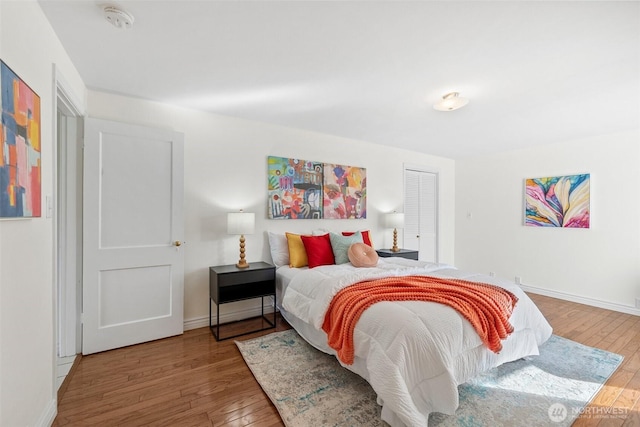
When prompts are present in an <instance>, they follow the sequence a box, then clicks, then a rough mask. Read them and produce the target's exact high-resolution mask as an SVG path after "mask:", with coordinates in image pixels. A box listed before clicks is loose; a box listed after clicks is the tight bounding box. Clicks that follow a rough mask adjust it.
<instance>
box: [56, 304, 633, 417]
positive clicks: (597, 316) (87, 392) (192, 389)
mask: <svg viewBox="0 0 640 427" xmlns="http://www.w3.org/2000/svg"><path fill="white" fill-rule="evenodd" d="M530 296H531V298H532V299H533V300H534V301H535V303H536V304H537V305H538V307H539V308H540V310H541V311H542V313H543V314H544V315H545V316H546V318H547V319H548V320H549V323H551V325H552V326H553V328H554V333H555V334H556V335H559V336H562V337H565V338H569V339H572V340H574V341H577V342H581V343H583V344H586V345H589V346H593V347H598V348H602V349H605V350H608V351H613V352H616V353H619V354H622V355H623V356H624V357H625V359H624V362H623V363H622V365H621V366H620V368H618V370H617V371H616V373H615V374H614V375H613V376H612V377H611V378H610V379H609V381H608V382H607V383H606V384H605V386H604V387H603V388H602V390H601V391H600V393H598V395H597V396H596V397H595V398H594V400H593V402H592V403H591V405H590V406H589V407H588V408H587V409H586V410H585V412H584V414H583V415H582V416H581V417H580V418H579V419H578V420H577V421H576V422H575V423H574V427H584V426H590V427H591V426H598V427H609V426H611V427H613V426H624V427H630V426H640V403H639V400H640V317H639V316H632V315H628V314H623V313H618V312H613V311H609V310H604V309H600V308H594V307H590V306H585V305H582V304H576V303H571V302H567V301H562V300H558V299H554V298H549V297H545V296H540V295H535V294H530ZM259 322H261V321H260V320H259V319H256V320H253V321H249V322H239V323H237V324H234V325H230V326H229V328H233V329H227V330H225V331H224V335H223V336H228V335H229V334H232V333H235V332H240V331H241V330H242V328H249V329H252V328H253V329H256V328H257V327H259V325H260V323H259ZM289 328H290V326H289V325H288V324H287V323H286V322H285V321H284V320H283V319H282V318H280V317H279V316H278V321H277V327H276V330H278V331H280V330H286V329H289ZM270 332H273V329H272V330H269V331H263V332H258V333H254V334H251V335H246V336H242V337H238V338H236V339H237V340H245V339H250V338H254V337H257V336H260V335H265V334H268V333H270ZM233 341H234V340H233V339H231V340H227V341H221V342H217V341H215V340H214V339H213V337H212V335H211V332H210V331H209V328H200V329H195V330H191V331H187V332H185V333H184V334H183V335H181V336H177V337H172V338H166V339H163V340H158V341H153V342H150V343H145V344H139V345H135V346H130V347H126V348H122V349H117V350H112V351H108V352H104V353H99V354H95V355H89V356H85V357H82V358H81V359H80V361H79V363H78V365H77V366H76V367H75V369H74V371H73V373H72V374H71V375H70V376H69V378H68V379H67V383H66V384H65V385H64V393H62V395H61V397H60V400H59V405H58V416H57V417H56V419H55V421H54V423H53V425H54V426H56V427H61V426H89V425H100V426H149V425H153V426H180V427H183V426H184V427H188V426H215V427H218V426H225V427H230V426H254V427H257V426H260V427H271V426H283V425H284V424H283V423H282V421H281V419H280V417H279V415H278V412H277V411H276V409H275V407H274V406H273V405H272V404H271V402H270V401H269V399H268V397H267V396H266V395H265V394H264V393H263V391H262V389H261V388H260V386H259V385H258V383H257V382H256V381H255V379H254V377H253V375H252V374H251V371H249V369H248V368H247V366H246V364H245V363H244V361H243V359H242V356H240V353H239V351H238V350H237V348H236V346H235V344H234V342H233ZM614 415H617V416H618V417H614ZM518 424H519V423H518V422H517V421H516V420H514V425H518ZM521 425H527V423H526V420H524V421H523V422H522V423H521ZM313 427H315V426H313Z"/></svg>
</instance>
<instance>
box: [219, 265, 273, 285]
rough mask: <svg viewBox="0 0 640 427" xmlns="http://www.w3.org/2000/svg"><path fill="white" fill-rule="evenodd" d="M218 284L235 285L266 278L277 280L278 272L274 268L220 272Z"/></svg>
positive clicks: (260, 280)
mask: <svg viewBox="0 0 640 427" xmlns="http://www.w3.org/2000/svg"><path fill="white" fill-rule="evenodd" d="M217 277H218V286H220V287H221V288H223V287H225V286H235V285H238V284H241V283H251V282H262V281H266V280H275V279H276V272H275V270H274V269H271V268H269V269H264V270H253V271H243V272H242V274H238V273H227V274H218V276H217Z"/></svg>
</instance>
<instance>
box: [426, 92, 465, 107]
mask: <svg viewBox="0 0 640 427" xmlns="http://www.w3.org/2000/svg"><path fill="white" fill-rule="evenodd" d="M458 95H459V93H458V92H451V93H448V94H446V95H445V96H443V97H442V99H441V100H440V101H438V102H437V103H436V104H433V108H435V109H436V110H438V111H453V110H457V109H458V108H462V107H464V106H465V105H467V104H468V103H469V100H468V99H467V98H461V97H460V96H458Z"/></svg>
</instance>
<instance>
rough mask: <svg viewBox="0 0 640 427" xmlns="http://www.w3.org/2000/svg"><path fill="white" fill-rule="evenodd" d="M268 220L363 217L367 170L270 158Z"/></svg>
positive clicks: (268, 166) (365, 211)
mask: <svg viewBox="0 0 640 427" xmlns="http://www.w3.org/2000/svg"><path fill="white" fill-rule="evenodd" d="M267 174H268V193H269V199H268V206H267V212H268V217H269V219H321V218H326V219H359V218H366V216H367V209H366V207H367V204H366V194H367V192H366V187H367V179H366V169H365V168H361V167H355V166H344V165H337V164H325V163H320V162H317V161H311V160H302V159H290V158H286V157H275V156H269V157H268V159H267Z"/></svg>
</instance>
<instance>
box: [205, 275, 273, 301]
mask: <svg viewBox="0 0 640 427" xmlns="http://www.w3.org/2000/svg"><path fill="white" fill-rule="evenodd" d="M275 292H276V286H275V282H274V281H273V279H270V280H265V281H262V282H251V283H239V284H234V285H233V286H220V287H219V288H218V295H217V298H213V300H214V301H215V302H217V303H225V302H232V301H240V300H244V299H250V298H257V297H262V296H267V295H273V294H274V293H275ZM212 295H213V294H212Z"/></svg>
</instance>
